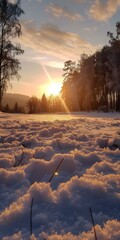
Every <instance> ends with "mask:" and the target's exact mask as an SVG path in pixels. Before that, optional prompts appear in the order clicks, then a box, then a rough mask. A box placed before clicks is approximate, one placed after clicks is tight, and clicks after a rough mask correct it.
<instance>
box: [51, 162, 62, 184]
mask: <svg viewBox="0 0 120 240" xmlns="http://www.w3.org/2000/svg"><path fill="white" fill-rule="evenodd" d="M63 160H64V158H62V160H61V161H60V163H59V164H58V166H57V168H56V169H55V171H54V172H53V174H52V176H51V177H50V179H49V181H48V182H51V181H52V179H53V177H54V176H55V173H56V172H57V170H58V169H59V167H60V165H61V164H62V162H63Z"/></svg>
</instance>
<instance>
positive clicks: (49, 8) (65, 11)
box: [45, 3, 83, 21]
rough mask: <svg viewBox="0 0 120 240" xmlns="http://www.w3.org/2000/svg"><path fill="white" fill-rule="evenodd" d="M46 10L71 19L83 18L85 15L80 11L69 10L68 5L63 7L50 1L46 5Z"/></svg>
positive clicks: (56, 15) (54, 14)
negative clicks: (79, 12)
mask: <svg viewBox="0 0 120 240" xmlns="http://www.w3.org/2000/svg"><path fill="white" fill-rule="evenodd" d="M45 10H46V12H49V13H51V14H52V15H53V16H55V17H65V18H68V19H70V20H73V21H75V20H83V17H82V16H81V15H80V14H78V13H73V12H71V11H70V10H68V9H67V8H66V7H64V8H62V7H60V6H58V5H57V4H53V3H49V4H48V5H47V6H46V9H45Z"/></svg>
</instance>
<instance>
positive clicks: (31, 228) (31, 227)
mask: <svg viewBox="0 0 120 240" xmlns="http://www.w3.org/2000/svg"><path fill="white" fill-rule="evenodd" d="M33 200H34V198H32V201H31V207H30V236H31V235H32V230H33V226H32V209H33Z"/></svg>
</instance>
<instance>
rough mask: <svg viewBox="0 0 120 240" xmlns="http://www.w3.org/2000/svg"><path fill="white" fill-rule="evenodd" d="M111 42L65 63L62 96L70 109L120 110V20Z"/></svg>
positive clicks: (111, 35)
mask: <svg viewBox="0 0 120 240" xmlns="http://www.w3.org/2000/svg"><path fill="white" fill-rule="evenodd" d="M107 35H108V37H109V45H108V46H104V47H103V48H102V49H101V50H99V51H97V52H96V53H94V54H93V55H91V56H88V55H86V54H83V55H82V57H81V60H80V61H77V62H75V61H72V60H69V61H66V62H65V64H64V69H63V71H64V74H63V78H64V81H63V87H62V91H61V94H62V98H63V99H64V101H65V104H66V105H67V107H68V109H69V110H70V111H83V110H104V111H108V110H111V109H113V110H116V111H120V22H117V23H116V36H115V37H114V35H113V33H111V32H108V33H107Z"/></svg>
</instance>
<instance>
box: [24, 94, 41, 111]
mask: <svg viewBox="0 0 120 240" xmlns="http://www.w3.org/2000/svg"><path fill="white" fill-rule="evenodd" d="M27 107H28V109H29V113H38V112H39V111H38V109H39V100H38V98H37V97H35V96H33V97H31V98H30V99H29V100H28V103H27Z"/></svg>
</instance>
